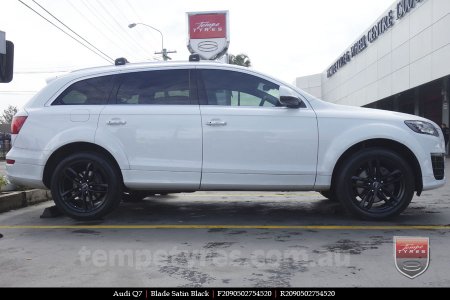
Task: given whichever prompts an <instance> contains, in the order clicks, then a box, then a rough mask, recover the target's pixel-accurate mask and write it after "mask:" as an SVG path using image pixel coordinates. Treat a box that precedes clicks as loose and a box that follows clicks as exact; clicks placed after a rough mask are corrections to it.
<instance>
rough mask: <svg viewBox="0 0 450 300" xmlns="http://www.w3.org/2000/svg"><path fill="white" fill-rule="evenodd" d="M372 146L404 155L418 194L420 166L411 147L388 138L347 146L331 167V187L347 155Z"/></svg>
mask: <svg viewBox="0 0 450 300" xmlns="http://www.w3.org/2000/svg"><path fill="white" fill-rule="evenodd" d="M374 147H379V148H383V149H387V150H391V151H393V152H395V153H397V154H398V155H400V156H402V157H405V159H406V161H407V163H409V164H410V166H411V167H412V169H413V171H414V182H415V191H416V192H417V195H418V196H420V194H421V193H422V190H423V181H422V169H421V168H420V163H419V161H418V160H417V157H416V155H414V153H413V152H412V151H411V149H409V148H408V147H407V146H405V145H404V144H402V143H399V142H397V141H394V140H390V139H369V140H365V141H361V142H359V143H357V144H354V145H352V146H351V147H350V148H348V149H347V150H346V151H345V152H344V153H342V155H341V156H340V157H339V159H338V160H337V162H336V164H335V166H334V168H333V173H332V176H331V187H333V186H334V184H335V181H336V176H337V175H338V172H339V169H340V168H341V166H342V164H343V163H344V162H345V161H346V159H347V158H348V157H350V156H351V155H353V154H355V153H356V152H358V151H360V150H362V149H365V148H374Z"/></svg>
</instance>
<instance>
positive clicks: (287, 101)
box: [280, 86, 303, 108]
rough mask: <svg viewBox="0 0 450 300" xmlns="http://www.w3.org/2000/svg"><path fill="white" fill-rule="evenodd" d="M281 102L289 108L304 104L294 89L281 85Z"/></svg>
mask: <svg viewBox="0 0 450 300" xmlns="http://www.w3.org/2000/svg"><path fill="white" fill-rule="evenodd" d="M280 103H281V105H283V106H286V107H287V108H299V107H301V106H302V104H303V102H302V101H301V100H300V99H299V98H298V96H297V95H296V94H295V93H294V91H293V90H291V89H290V88H288V87H286V86H280Z"/></svg>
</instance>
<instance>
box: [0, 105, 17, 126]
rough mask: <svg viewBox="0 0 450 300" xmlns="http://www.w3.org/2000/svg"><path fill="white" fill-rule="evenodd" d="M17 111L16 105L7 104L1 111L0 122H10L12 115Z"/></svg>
mask: <svg viewBox="0 0 450 300" xmlns="http://www.w3.org/2000/svg"><path fill="white" fill-rule="evenodd" d="M16 113H17V107H15V106H12V105H8V108H7V109H5V110H4V111H3V115H2V116H1V117H0V123H2V124H11V123H12V119H13V117H14V115H15V114H16Z"/></svg>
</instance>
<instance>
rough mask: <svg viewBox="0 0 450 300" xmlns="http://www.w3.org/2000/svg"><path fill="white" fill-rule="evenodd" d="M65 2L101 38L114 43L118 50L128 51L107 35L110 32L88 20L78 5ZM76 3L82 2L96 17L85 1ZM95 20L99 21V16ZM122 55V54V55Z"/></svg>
mask: <svg viewBox="0 0 450 300" xmlns="http://www.w3.org/2000/svg"><path fill="white" fill-rule="evenodd" d="M67 3H68V4H69V5H70V6H71V7H72V8H73V9H74V10H75V11H76V12H77V13H78V14H79V15H80V16H81V17H82V18H83V19H85V20H86V21H87V22H88V23H89V24H90V25H91V26H92V28H95V29H96V30H97V31H98V32H99V34H100V36H101V37H102V38H105V39H107V40H108V41H109V42H110V43H111V44H114V46H115V47H116V49H117V50H119V48H120V49H121V51H122V52H125V53H126V52H128V49H126V48H124V47H123V46H122V45H121V44H119V43H117V42H116V41H115V40H113V39H111V38H110V37H109V35H110V34H108V33H107V32H106V33H104V32H103V31H102V30H100V29H99V26H98V25H97V24H94V23H93V22H92V21H91V20H90V18H88V16H87V14H86V13H83V12H82V11H81V10H80V9H78V7H77V6H76V5H74V4H72V3H71V2H70V1H67ZM78 3H81V4H83V5H84V6H85V7H86V8H87V10H88V11H89V13H90V14H92V15H93V16H94V17H96V14H95V13H92V12H91V10H90V9H89V8H88V7H87V6H86V3H84V2H82V1H79V2H78ZM97 20H98V21H101V19H100V18H98V17H97ZM111 32H112V31H111ZM122 56H123V55H122Z"/></svg>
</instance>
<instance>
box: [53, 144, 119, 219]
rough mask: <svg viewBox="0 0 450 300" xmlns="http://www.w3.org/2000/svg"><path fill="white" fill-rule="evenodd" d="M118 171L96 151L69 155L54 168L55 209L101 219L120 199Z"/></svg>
mask: <svg viewBox="0 0 450 300" xmlns="http://www.w3.org/2000/svg"><path fill="white" fill-rule="evenodd" d="M120 178H121V176H120V173H119V170H118V169H117V168H116V167H115V166H114V165H113V164H112V163H111V162H110V161H109V160H108V159H106V158H104V157H102V156H101V155H99V154H97V153H94V152H82V153H76V154H72V155H70V156H68V157H67V158H65V159H64V160H62V161H61V162H60V163H59V164H58V165H57V166H56V168H55V170H54V172H53V175H52V181H51V191H52V196H53V200H54V201H55V204H56V206H57V207H58V208H59V209H60V210H61V211H62V212H64V213H65V214H66V215H68V216H70V217H72V218H75V219H79V220H90V219H98V218H101V217H103V216H104V215H106V214H107V213H109V212H111V211H112V210H113V209H114V208H116V207H117V206H118V205H119V203H120V200H121V195H122V182H121V179H120Z"/></svg>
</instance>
